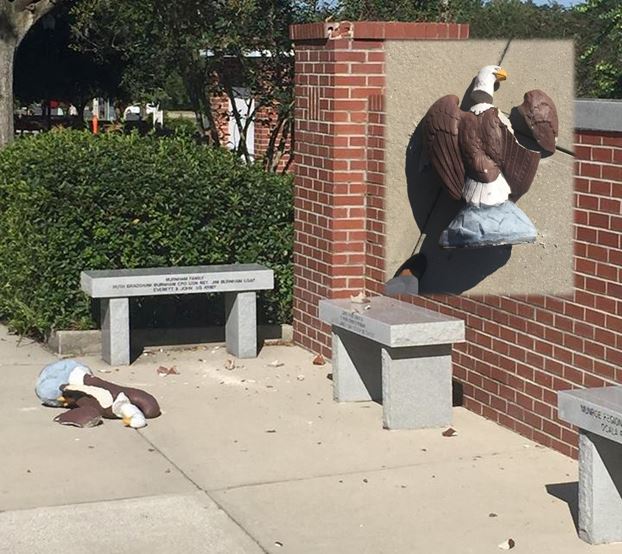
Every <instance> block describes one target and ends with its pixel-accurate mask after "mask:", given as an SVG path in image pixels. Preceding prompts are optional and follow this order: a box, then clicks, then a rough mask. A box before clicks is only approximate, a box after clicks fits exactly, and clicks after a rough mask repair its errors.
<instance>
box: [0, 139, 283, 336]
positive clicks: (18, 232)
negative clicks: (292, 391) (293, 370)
mask: <svg viewBox="0 0 622 554" xmlns="http://www.w3.org/2000/svg"><path fill="white" fill-rule="evenodd" d="M292 218H293V201H292V187H291V179H290V178H289V177H287V176H285V177H284V176H280V175H274V174H267V173H265V172H263V171H262V170H261V169H260V168H259V167H254V166H249V165H244V164H243V163H241V162H240V161H239V160H238V159H236V158H235V157H234V156H233V155H232V154H230V153H229V152H227V151H224V150H217V149H212V148H205V147H202V146H198V145H196V144H194V143H193V142H192V141H191V140H189V139H187V138H184V137H179V136H178V137H174V138H160V139H157V138H154V137H138V136H137V135H135V134H134V135H129V136H124V135H118V134H105V135H99V136H93V135H91V134H90V133H87V132H79V131H67V130H61V131H55V132H50V133H45V134H41V135H38V136H36V137H31V138H25V139H20V140H17V141H16V142H14V143H13V144H12V145H10V146H9V147H7V148H5V149H4V150H3V151H1V152H0V260H2V263H1V264H0V317H3V318H4V319H6V320H8V323H9V325H10V326H11V327H12V328H13V329H15V330H17V331H18V332H20V333H29V334H34V335H39V336H45V335H47V334H48V333H49V331H51V330H53V329H87V328H94V327H95V322H94V321H93V317H92V315H91V303H90V300H89V299H88V298H87V296H86V295H85V294H83V293H82V292H81V291H80V286H79V276H80V271H82V270H86V269H113V268H134V267H158V266H170V265H173V266H175V265H178V266H183V265H201V264H218V263H233V262H240V263H245V262H246V263H249V262H258V263H263V264H265V265H267V266H268V267H270V268H271V269H273V270H274V272H275V290H274V291H272V292H270V293H266V294H264V295H262V304H260V306H259V312H258V313H259V314H262V315H264V319H265V321H267V322H285V321H287V320H289V318H290V312H291V291H292V273H291V251H292Z"/></svg>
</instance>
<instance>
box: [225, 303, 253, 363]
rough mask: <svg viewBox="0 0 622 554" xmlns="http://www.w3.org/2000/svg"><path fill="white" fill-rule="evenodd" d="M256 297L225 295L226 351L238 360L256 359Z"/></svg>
mask: <svg viewBox="0 0 622 554" xmlns="http://www.w3.org/2000/svg"><path fill="white" fill-rule="evenodd" d="M256 297H257V295H256V294H255V293H254V292H239V293H233V292H228V293H225V314H226V316H227V323H226V324H225V341H226V343H227V351H228V352H230V353H231V354H233V355H234V356H237V357H238V358H255V357H257V298H256Z"/></svg>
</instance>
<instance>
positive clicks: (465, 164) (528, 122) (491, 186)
mask: <svg viewBox="0 0 622 554" xmlns="http://www.w3.org/2000/svg"><path fill="white" fill-rule="evenodd" d="M507 77H508V75H507V73H506V71H505V70H504V69H502V68H501V67H499V66H496V65H487V66H486V67H483V68H482V69H481V70H480V71H479V73H478V74H477V77H476V78H475V80H474V82H473V89H472V92H471V100H472V101H473V102H475V104H474V105H473V106H472V107H471V109H470V110H469V111H463V110H461V109H460V107H459V104H460V101H459V99H458V97H457V96H454V95H448V96H443V97H442V98H440V99H439V100H437V101H436V102H435V103H434V104H433V105H432V107H431V108H430V109H429V110H428V113H427V114H426V116H425V119H424V122H423V141H424V148H425V151H426V154H427V158H428V159H429V161H430V162H431V164H432V166H433V167H434V169H435V170H436V172H437V173H438V175H439V176H440V178H441V180H442V182H443V184H444V185H445V187H446V188H447V191H448V192H449V194H450V196H451V197H452V198H454V199H455V200H460V199H461V198H462V199H463V200H464V201H465V202H466V206H464V207H463V208H462V210H461V211H460V212H459V213H458V215H457V216H456V217H455V218H454V220H453V221H452V222H451V223H450V224H449V226H448V227H447V229H445V230H444V231H443V233H442V234H441V237H440V240H439V244H440V246H441V247H443V248H476V247H481V246H497V245H502V244H519V243H526V242H534V241H535V239H536V228H535V226H534V225H533V223H532V222H531V221H530V219H529V218H528V217H527V215H526V214H525V213H524V212H523V211H522V210H521V209H520V208H519V207H518V206H516V204H515V201H516V200H518V199H519V198H520V197H521V196H522V195H523V194H525V193H526V192H527V191H528V190H529V187H530V186H531V183H532V182H533V179H534V177H535V175H536V170H537V169H538V163H539V161H540V157H541V153H540V151H536V150H529V149H527V148H525V147H523V146H522V145H521V144H519V142H518V141H517V140H516V138H515V137H514V130H513V129H512V125H511V123H510V121H509V119H508V118H507V117H506V116H505V115H504V114H503V113H501V112H500V111H499V110H498V109H497V108H495V107H494V106H493V104H492V102H493V94H494V91H495V90H496V88H498V86H499V83H500V81H504V80H506V79H507ZM517 112H518V114H519V117H520V119H522V121H520V120H519V123H520V128H521V129H520V130H521V131H526V132H527V133H529V134H531V136H532V137H533V139H535V141H536V142H537V144H538V146H539V148H540V149H541V150H542V151H544V152H547V153H553V152H554V151H555V143H556V141H557V135H558V119H557V110H556V108H555V104H554V103H553V101H552V100H551V99H550V98H549V97H548V96H547V95H546V94H545V93H544V92H542V91H541V90H532V91H529V92H527V93H526V94H525V96H524V102H523V103H522V105H521V106H519V107H518V108H517Z"/></svg>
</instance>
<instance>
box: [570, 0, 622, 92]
mask: <svg viewBox="0 0 622 554" xmlns="http://www.w3.org/2000/svg"><path fill="white" fill-rule="evenodd" d="M573 13H574V14H575V16H576V21H577V24H578V28H579V29H580V32H578V33H577V50H578V55H577V92H578V93H579V96H581V95H583V96H595V97H600V98H622V4H621V3H620V2H619V0H587V1H586V2H585V3H583V4H580V5H578V6H576V7H575V8H574V10H573Z"/></svg>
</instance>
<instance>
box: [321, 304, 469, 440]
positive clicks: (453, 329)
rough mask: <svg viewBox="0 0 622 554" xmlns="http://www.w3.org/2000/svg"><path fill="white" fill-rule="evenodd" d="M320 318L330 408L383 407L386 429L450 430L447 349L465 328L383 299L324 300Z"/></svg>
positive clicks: (449, 360) (441, 317)
mask: <svg viewBox="0 0 622 554" xmlns="http://www.w3.org/2000/svg"><path fill="white" fill-rule="evenodd" d="M320 318H321V319H322V320H323V321H327V322H328V323H331V324H332V339H333V340H332V350H333V359H332V362H333V395H334V398H335V400H337V401H339V402H357V401H369V400H376V401H380V400H381V401H382V406H383V423H384V427H385V428H387V429H421V428H426V427H445V426H447V425H449V424H450V423H451V415H452V414H451V408H452V394H451V345H452V343H453V342H459V341H463V340H464V322H462V321H460V320H457V319H454V318H450V317H446V316H442V315H440V314H437V313H435V312H431V311H429V310H424V309H423V308H418V307H416V306H412V305H410V304H406V303H404V302H399V301H397V300H394V299H389V298H386V297H375V298H372V299H371V302H370V303H369V304H367V305H363V306H361V305H358V306H357V305H356V304H352V303H351V302H348V301H347V300H323V301H322V302H320Z"/></svg>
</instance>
